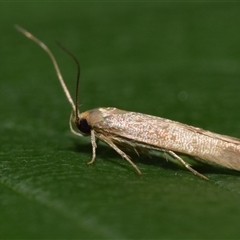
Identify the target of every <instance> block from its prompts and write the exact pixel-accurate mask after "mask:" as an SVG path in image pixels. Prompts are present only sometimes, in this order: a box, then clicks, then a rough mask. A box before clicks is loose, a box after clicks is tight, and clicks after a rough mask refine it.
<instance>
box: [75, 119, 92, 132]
mask: <svg viewBox="0 0 240 240" xmlns="http://www.w3.org/2000/svg"><path fill="white" fill-rule="evenodd" d="M77 128H78V129H79V130H80V131H81V132H82V133H86V134H88V133H90V132H91V127H90V126H89V124H88V122H87V120H86V119H85V118H82V119H80V120H79V122H77Z"/></svg>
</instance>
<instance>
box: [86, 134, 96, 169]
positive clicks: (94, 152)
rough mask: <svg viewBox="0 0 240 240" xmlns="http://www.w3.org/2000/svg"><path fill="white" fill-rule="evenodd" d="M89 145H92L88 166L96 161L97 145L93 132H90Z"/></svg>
mask: <svg viewBox="0 0 240 240" xmlns="http://www.w3.org/2000/svg"><path fill="white" fill-rule="evenodd" d="M91 143H92V159H91V161H90V162H88V163H87V164H88V165H90V164H93V163H94V161H95V159H96V148H97V144H96V137H95V133H94V130H91Z"/></svg>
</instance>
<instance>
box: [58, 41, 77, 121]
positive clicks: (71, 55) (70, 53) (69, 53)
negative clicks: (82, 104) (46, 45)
mask: <svg viewBox="0 0 240 240" xmlns="http://www.w3.org/2000/svg"><path fill="white" fill-rule="evenodd" d="M57 45H58V46H59V47H60V48H61V49H62V50H63V51H64V52H66V53H67V54H68V55H69V56H70V57H71V58H72V59H73V60H74V62H75V63H76V65H77V82H76V96H75V121H76V122H78V121H79V109H78V104H79V103H78V92H79V80H80V73H81V68H80V63H79V61H78V59H77V58H76V56H75V55H74V54H73V53H72V52H70V51H69V50H68V49H67V48H66V47H65V46H63V45H62V44H61V43H60V42H57Z"/></svg>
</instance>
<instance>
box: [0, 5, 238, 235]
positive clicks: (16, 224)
mask: <svg viewBox="0 0 240 240" xmlns="http://www.w3.org/2000/svg"><path fill="white" fill-rule="evenodd" d="M239 11H240V4H239V3H237V2H235V3H234V2H232V3H228V2H226V3H224V2H211V3H204V2H202V3H201V2H138V1H136V2H98V1H95V2H56V3H53V2H52V3H50V2H49V3H48V2H26V3H17V2H12V3H10V2H9V3H8V2H5V3H4V2H2V3H0V22H1V24H0V31H1V38H0V43H1V46H0V73H1V80H0V111H1V114H0V123H1V124H0V136H1V142H0V183H1V184H0V212H1V214H0V238H2V239H10V238H24V239H34V238H39V239H44V238H45V239H46V238H48V239H51V238H68V239H81V238H85V239H90V238H97V239H110V238H111V239H127V238H128V239H129V238H132V239H133V238H138V239H141V238H145V239H146V238H148V239H150V238H155V239H157V238H158V239H161V238H168V239H174V238H175V239H176V238H195V239H196V238H205V239H213V238H221V239H224V238H239V237H240V232H239V227H238V225H239V220H240V208H239V200H240V190H239V189H240V180H239V175H238V174H237V173H233V172H230V173H229V172H226V171H224V170H222V169H218V168H214V167H203V168H201V167H200V168H198V169H199V171H200V170H202V171H203V173H204V174H205V175H206V176H208V177H209V178H210V181H209V182H207V181H203V180H201V179H199V178H197V177H195V176H193V175H192V173H190V172H188V171H186V170H185V169H183V168H181V167H180V166H177V165H174V164H171V163H169V162H166V161H165V158H164V157H163V158H160V157H153V158H152V159H149V158H148V157H144V156H141V157H138V156H137V155H135V154H132V155H131V156H132V158H133V160H134V162H135V163H136V164H137V165H138V166H139V168H140V169H141V171H142V172H143V177H141V178H140V177H139V176H138V175H137V174H136V173H135V172H134V170H133V169H132V168H131V167H130V166H129V165H128V164H127V163H125V162H124V161H123V160H122V159H121V157H120V156H118V155H117V154H116V153H115V152H114V151H113V150H112V149H110V148H109V147H107V146H106V145H104V144H99V147H98V149H97V161H96V163H95V164H94V166H86V164H85V163H86V162H88V161H89V160H90V158H91V143H90V139H89V138H77V137H74V136H72V135H71V134H70V131H69V129H68V119H69V114H70V111H71V107H70V105H69V103H68V102H67V100H66V97H65V96H64V94H63V91H62V89H61V87H60V84H59V83H58V80H57V77H56V74H55V72H54V68H53V66H52V63H51V61H50V59H49V57H48V56H47V55H46V53H45V52H44V51H43V50H42V49H41V48H40V47H39V46H37V45H36V44H35V43H33V42H32V41H30V40H29V39H27V38H26V37H24V36H23V35H21V34H20V33H19V32H17V31H16V29H15V28H14V24H19V25H20V26H22V27H24V28H26V29H27V30H28V31H30V32H31V33H33V34H34V35H35V36H37V37H38V38H40V39H41V40H42V41H43V42H45V43H46V44H47V45H48V46H49V48H50V49H51V50H52V51H53V53H54V55H55V56H56V59H57V61H58V63H59V65H60V68H61V71H62V73H63V76H64V78H65V81H66V84H67V86H68V87H69V90H70V92H71V93H72V95H73V97H74V94H75V80H76V66H75V64H74V62H73V61H72V59H70V58H69V57H68V56H67V55H66V54H65V53H64V52H62V51H61V50H60V49H59V48H58V47H57V45H56V44H55V41H60V42H61V43H62V44H63V45H64V46H66V47H67V48H68V49H69V50H70V51H71V52H72V53H73V54H74V55H75V56H76V57H77V58H78V59H79V61H80V64H81V81H80V93H79V98H80V104H81V108H80V109H81V111H84V110H88V109H92V108H97V107H118V108H120V109H124V110H129V111H136V112H142V113H146V114H151V115H156V116H161V117H164V118H169V119H172V120H175V121H179V122H183V123H186V124H189V125H193V126H197V127H201V128H204V129H207V130H210V131H213V132H218V133H221V134H226V135H231V136H235V137H240V124H239V121H240V112H239V104H240V100H239V97H238V96H239V92H240V44H239V43H240V28H239V26H240V14H239Z"/></svg>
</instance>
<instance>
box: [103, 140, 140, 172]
mask: <svg viewBox="0 0 240 240" xmlns="http://www.w3.org/2000/svg"><path fill="white" fill-rule="evenodd" d="M99 138H100V139H101V140H102V141H104V142H105V143H107V144H108V145H109V146H110V147H112V148H113V149H114V150H115V151H116V152H117V153H118V154H119V155H121V156H122V158H124V159H125V160H126V161H128V162H129V163H130V164H131V165H132V166H133V168H134V169H135V170H136V171H137V173H138V174H139V175H142V173H141V171H140V169H139V168H138V167H137V165H135V164H134V163H133V162H132V160H131V159H130V157H129V156H128V155H127V154H126V153H125V152H123V151H122V150H121V149H119V148H118V147H117V146H116V145H115V144H114V143H113V142H112V141H110V140H109V139H107V138H105V137H104V136H99Z"/></svg>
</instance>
